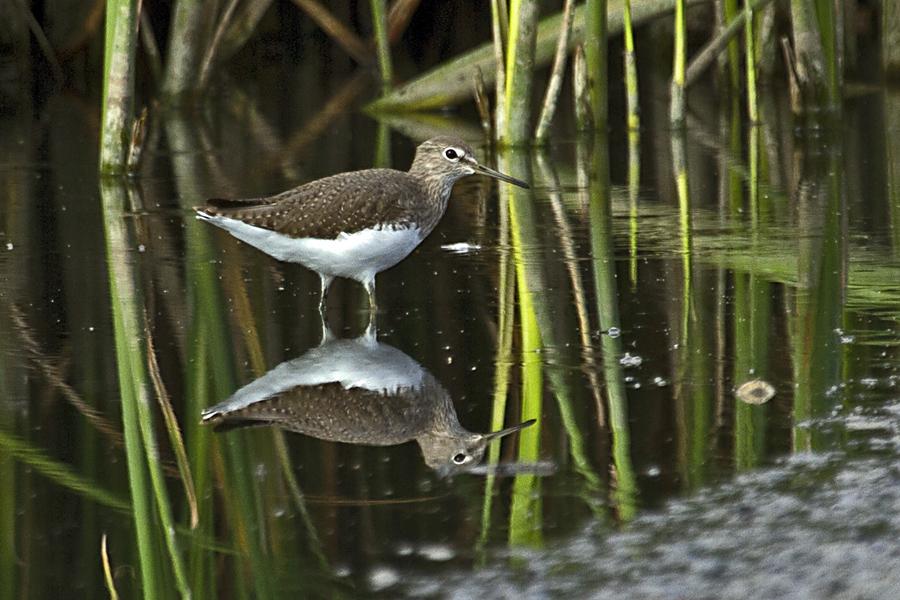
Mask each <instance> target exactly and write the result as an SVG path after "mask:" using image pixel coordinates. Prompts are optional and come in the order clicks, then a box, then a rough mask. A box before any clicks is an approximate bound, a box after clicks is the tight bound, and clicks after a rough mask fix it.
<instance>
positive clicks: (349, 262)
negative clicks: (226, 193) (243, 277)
mask: <svg viewBox="0 0 900 600" xmlns="http://www.w3.org/2000/svg"><path fill="white" fill-rule="evenodd" d="M199 218H201V219H203V220H204V221H209V222H211V223H213V224H214V225H217V226H218V227H221V228H222V229H225V230H227V231H228V232H229V233H231V235H233V236H234V237H236V238H238V239H239V240H241V241H243V242H246V243H248V244H250V245H251V246H254V247H256V248H259V249H260V250H262V251H263V252H265V253H266V254H268V255H270V256H273V257H274V258H277V259H278V260H283V261H285V262H295V263H300V264H301V265H303V266H304V267H306V268H308V269H312V270H313V271H315V272H317V273H321V274H324V275H330V276H332V277H347V278H349V279H355V280H356V281H359V282H361V283H363V284H366V283H369V282H371V281H372V280H373V279H374V278H375V274H376V273H379V272H381V271H384V270H385V269H388V268H390V267H393V266H394V265H396V264H397V263H398V262H400V261H401V260H403V259H404V258H406V257H407V256H408V255H409V253H410V252H412V251H413V250H414V249H415V247H416V246H418V245H419V243H420V242H421V241H422V237H421V236H420V230H419V228H417V227H408V228H396V229H394V228H379V229H364V230H362V231H359V232H357V233H351V234H346V233H342V234H340V235H339V236H338V237H337V238H336V239H333V240H320V239H316V238H292V237H290V236H287V235H284V234H282V233H277V232H275V231H270V230H268V229H262V228H260V227H254V226H253V225H248V224H246V223H243V222H241V221H238V220H235V219H229V218H228V217H222V216H212V215H207V214H205V213H200V216H199Z"/></svg>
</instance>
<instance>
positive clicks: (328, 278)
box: [319, 273, 334, 321]
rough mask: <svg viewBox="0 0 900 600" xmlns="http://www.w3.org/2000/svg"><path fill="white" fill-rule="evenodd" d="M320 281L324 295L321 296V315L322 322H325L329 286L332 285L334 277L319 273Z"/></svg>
mask: <svg viewBox="0 0 900 600" xmlns="http://www.w3.org/2000/svg"><path fill="white" fill-rule="evenodd" d="M319 279H321V280H322V294H321V296H319V314H320V315H322V321H324V320H325V297H326V296H327V295H328V286H330V285H331V282H332V280H334V277H332V276H331V275H325V274H324V273H319Z"/></svg>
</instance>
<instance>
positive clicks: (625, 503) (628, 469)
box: [589, 135, 638, 521]
mask: <svg viewBox="0 0 900 600" xmlns="http://www.w3.org/2000/svg"><path fill="white" fill-rule="evenodd" d="M590 173H591V178H590V183H589V193H590V198H589V202H590V204H589V215H590V221H589V223H590V232H591V256H592V257H593V261H592V264H593V267H594V287H595V292H596V297H597V317H598V322H599V326H600V330H601V331H608V330H609V329H610V328H611V327H621V321H620V319H619V300H618V287H617V279H616V261H615V253H614V250H613V246H612V240H613V235H612V231H613V229H612V198H611V194H610V183H609V151H608V142H607V138H606V136H605V135H596V136H595V137H594V143H593V148H592V149H591V169H590ZM601 347H602V350H603V359H602V360H603V363H602V364H603V373H604V376H605V380H606V394H607V405H608V413H609V428H610V433H611V436H612V456H613V463H614V464H615V467H616V496H617V503H618V507H619V514H620V517H621V518H622V520H624V521H628V520H631V519H632V518H633V517H634V515H635V514H636V513H637V491H638V488H637V478H636V474H635V472H634V466H633V464H632V461H631V435H630V432H629V427H628V399H627V397H626V394H625V374H624V369H623V367H622V363H621V361H620V359H621V358H622V356H623V354H624V352H623V349H622V339H621V338H619V337H613V336H610V335H604V336H603V338H602V341H601Z"/></svg>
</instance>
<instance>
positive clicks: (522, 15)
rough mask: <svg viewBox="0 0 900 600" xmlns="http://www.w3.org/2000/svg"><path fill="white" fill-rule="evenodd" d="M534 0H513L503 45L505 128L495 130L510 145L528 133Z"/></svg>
mask: <svg viewBox="0 0 900 600" xmlns="http://www.w3.org/2000/svg"><path fill="white" fill-rule="evenodd" d="M537 14H538V7H537V1H536V0H512V2H511V4H510V8H509V40H508V41H507V47H506V94H505V97H504V103H505V105H506V109H505V110H506V120H507V121H506V129H505V131H502V132H499V131H498V133H499V134H500V135H501V136H502V137H501V139H500V141H501V142H502V143H503V144H505V145H509V146H520V145H522V144H525V143H526V142H527V141H528V140H529V139H530V135H531V131H530V125H529V124H530V122H531V89H532V83H533V81H532V79H533V71H534V44H535V35H536V34H537Z"/></svg>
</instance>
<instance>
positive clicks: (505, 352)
mask: <svg viewBox="0 0 900 600" xmlns="http://www.w3.org/2000/svg"><path fill="white" fill-rule="evenodd" d="M499 247H500V271H499V276H498V280H499V283H498V286H497V287H498V290H497V296H498V313H497V321H498V323H497V331H498V334H499V339H498V341H497V357H496V359H495V360H494V369H495V371H494V397H493V401H492V403H491V407H492V408H491V426H490V429H489V431H499V430H500V429H503V424H504V419H505V416H506V399H507V397H508V396H509V376H510V369H511V368H512V348H513V335H514V330H515V316H516V315H515V313H516V280H515V271H514V270H513V269H511V268H510V258H511V245H510V234H509V191H508V188H507V187H506V186H500V235H499ZM499 460H500V444H491V445H490V446H488V450H487V459H486V462H487V464H492V465H493V464H496V463H497V462H498V461H499ZM495 482H496V475H495V474H494V473H492V472H489V473H488V475H487V476H486V477H485V481H484V503H483V505H482V507H481V532H480V533H479V536H478V541H477V542H476V544H475V555H476V564H478V565H479V566H483V565H484V564H486V562H487V554H486V551H485V550H486V548H487V543H488V541H489V536H490V525H491V509H492V506H493V503H494V484H495Z"/></svg>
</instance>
